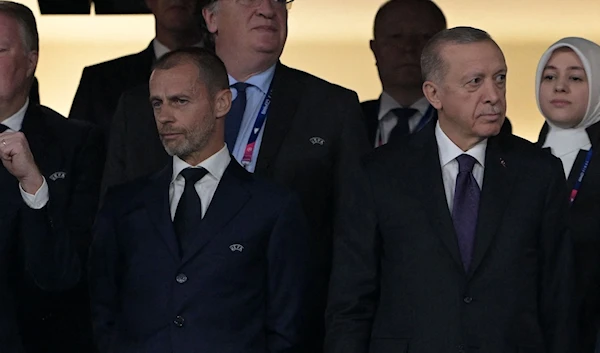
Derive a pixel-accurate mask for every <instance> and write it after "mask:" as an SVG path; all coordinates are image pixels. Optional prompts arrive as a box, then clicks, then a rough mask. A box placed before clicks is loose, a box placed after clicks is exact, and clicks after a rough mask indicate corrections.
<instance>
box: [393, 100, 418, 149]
mask: <svg viewBox="0 0 600 353" xmlns="http://www.w3.org/2000/svg"><path fill="white" fill-rule="evenodd" d="M417 112H418V110H416V109H413V108H396V109H392V113H393V114H394V115H395V116H396V117H397V118H398V122H397V123H396V126H394V128H393V129H392V131H391V132H390V138H389V139H388V141H395V140H397V139H399V138H402V137H403V136H407V135H409V134H410V127H409V126H408V119H410V117H412V116H413V115H415V113H417Z"/></svg>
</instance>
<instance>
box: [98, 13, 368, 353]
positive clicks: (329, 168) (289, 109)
mask: <svg viewBox="0 0 600 353" xmlns="http://www.w3.org/2000/svg"><path fill="white" fill-rule="evenodd" d="M257 4H258V6H256V7H248V6H244V5H243V4H240V3H238V2H234V1H218V2H214V3H211V4H209V5H208V7H206V8H205V9H204V15H205V19H206V22H207V24H208V28H209V30H210V31H211V32H212V33H215V38H214V39H215V46H216V52H217V55H218V56H219V57H220V58H221V59H222V60H223V61H224V63H225V66H226V67H227V71H228V74H229V83H230V86H231V87H232V91H233V93H234V95H235V100H234V101H233V105H234V107H233V108H232V111H235V112H236V114H233V112H231V113H230V114H229V115H228V117H227V120H226V125H227V121H229V122H231V123H233V124H230V125H227V128H228V129H227V130H226V131H227V133H226V137H227V139H226V141H227V145H228V147H229V149H230V151H231V152H232V154H233V156H234V158H236V159H237V160H238V162H240V163H243V164H245V165H246V169H247V170H248V171H252V172H255V173H256V174H258V175H260V176H265V177H268V178H270V179H271V180H275V181H277V182H279V183H281V184H283V185H286V186H288V187H289V188H291V189H292V190H294V191H296V192H297V193H298V194H299V195H300V197H301V201H302V204H303V206H304V211H305V213H306V214H307V216H308V220H309V224H310V226H311V248H312V251H313V255H312V256H311V259H312V260H313V261H314V266H316V267H317V269H318V275H317V276H314V277H313V278H312V280H313V283H312V284H311V287H312V288H313V290H312V291H311V295H312V296H314V309H313V310H309V312H310V315H311V319H312V324H311V325H310V327H311V329H313V332H311V333H310V339H309V345H310V346H311V347H309V348H307V350H306V352H309V353H318V352H320V351H322V344H323V335H324V320H323V315H324V311H325V305H326V297H327V295H326V291H327V284H328V280H329V272H330V266H331V241H332V232H333V224H334V218H335V217H336V214H337V210H338V208H339V202H340V196H341V194H343V191H342V190H344V188H345V184H346V180H347V171H348V170H352V165H353V164H354V163H356V162H357V161H358V157H359V156H360V155H361V154H362V153H364V152H365V151H367V150H368V149H369V145H368V142H367V138H366V134H365V129H364V124H363V122H362V114H361V110H360V105H359V102H358V97H357V95H356V93H355V92H352V91H349V90H347V89H344V88H341V87H339V86H336V85H333V84H331V83H328V82H326V81H323V80H321V79H319V78H317V77H314V76H312V75H309V74H307V73H305V72H302V71H298V70H295V69H292V68H289V67H287V66H285V65H283V64H282V63H280V62H279V57H280V55H281V53H282V51H283V47H284V43H285V40H286V36H287V15H288V13H287V10H286V4H285V2H284V1H281V2H273V1H261V2H259V3H257ZM242 24H243V25H242ZM238 83H239V84H238ZM241 85H244V86H246V87H243V89H244V93H245V94H244V96H243V98H245V99H243V100H242V99H240V100H237V97H238V96H239V95H238V93H240V92H238V89H236V87H240V89H242V88H241ZM271 89H272V97H271V99H270V100H269V101H268V102H269V104H268V108H267V107H266V104H265V103H266V102H267V100H266V98H267V96H268V95H269V92H270V91H271ZM147 97H148V88H147V87H139V88H136V89H134V90H131V91H129V92H126V93H125V94H123V96H122V98H121V101H120V104H119V108H118V109H117V113H116V115H115V118H114V122H113V126H112V132H111V142H110V146H109V155H108V157H107V166H106V170H105V177H104V181H103V183H104V185H106V186H110V185H115V184H118V183H122V182H124V181H127V180H132V179H133V178H136V177H139V176H141V175H144V174H147V173H150V172H153V171H156V170H158V169H159V168H161V166H162V165H164V163H165V162H166V161H168V155H167V154H166V153H165V152H164V150H162V149H161V146H160V141H159V139H158V133H157V131H156V126H155V124H154V123H153V120H152V115H151V108H150V106H149V104H148V98H147ZM236 102H237V103H236ZM243 102H245V103H246V107H245V109H241V105H242V103H243ZM263 110H264V111H265V112H266V116H265V117H264V119H265V121H264V122H263V123H262V124H261V121H260V120H261V119H260V118H261V117H262V115H263V114H262V111H263ZM259 113H260V114H259ZM253 141H254V142H253ZM247 147H253V148H251V150H250V153H249V154H246V153H245V151H246V150H247V149H248V148H247Z"/></svg>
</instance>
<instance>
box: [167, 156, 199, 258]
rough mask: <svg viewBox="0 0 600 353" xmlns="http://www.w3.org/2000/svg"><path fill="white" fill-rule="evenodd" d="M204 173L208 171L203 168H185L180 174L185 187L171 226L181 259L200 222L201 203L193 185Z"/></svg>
mask: <svg viewBox="0 0 600 353" xmlns="http://www.w3.org/2000/svg"><path fill="white" fill-rule="evenodd" d="M206 173H208V171H207V170H206V169H204V168H186V169H184V170H182V171H181V173H180V174H181V176H183V178H184V179H185V186H184V188H183V194H181V198H180V199H179V203H178V204H177V211H175V218H173V226H174V228H175V234H176V235H177V240H178V241H179V255H180V256H181V257H183V252H184V251H185V249H187V247H188V244H189V242H190V237H191V235H192V234H193V233H194V231H195V230H196V227H197V225H198V223H199V222H200V221H201V220H202V203H201V201H200V196H198V193H197V192H196V187H195V184H196V182H198V180H200V179H202V178H204V176H205V175H206Z"/></svg>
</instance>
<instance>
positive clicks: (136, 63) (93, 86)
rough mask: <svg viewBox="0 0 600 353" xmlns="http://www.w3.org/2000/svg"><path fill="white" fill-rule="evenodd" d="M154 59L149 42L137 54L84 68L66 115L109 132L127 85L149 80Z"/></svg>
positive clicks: (139, 83) (152, 48)
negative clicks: (69, 109)
mask: <svg viewBox="0 0 600 353" xmlns="http://www.w3.org/2000/svg"><path fill="white" fill-rule="evenodd" d="M154 59H155V55H154V47H153V46H152V43H150V45H149V46H148V47H147V48H146V49H144V50H143V51H141V52H139V53H137V54H132V55H127V56H123V57H120V58H117V59H113V60H110V61H106V62H103V63H100V64H96V65H93V66H88V67H86V68H85V69H83V73H82V75H81V81H79V87H78V88H77V93H75V98H74V99H73V104H72V105H71V111H70V112H69V118H70V119H79V120H85V121H89V122H91V123H94V124H96V125H98V126H100V128H101V129H102V131H103V132H105V133H108V131H109V129H110V122H111V120H112V117H113V115H114V113H115V109H116V108H117V103H118V102H119V97H121V94H122V93H123V92H125V91H126V90H128V89H129V88H132V87H135V86H138V85H141V84H144V83H147V82H148V79H149V78H150V70H151V68H152V63H153V62H154Z"/></svg>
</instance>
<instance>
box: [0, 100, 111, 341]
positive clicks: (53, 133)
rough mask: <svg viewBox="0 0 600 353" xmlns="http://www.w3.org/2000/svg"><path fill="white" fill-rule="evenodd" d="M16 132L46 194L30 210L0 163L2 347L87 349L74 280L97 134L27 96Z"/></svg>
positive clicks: (92, 191) (97, 173)
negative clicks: (24, 141)
mask: <svg viewBox="0 0 600 353" xmlns="http://www.w3.org/2000/svg"><path fill="white" fill-rule="evenodd" d="M21 132H22V133H23V134H25V137H26V138H27V141H28V144H29V147H30V149H31V153H32V154H33V157H34V158H35V162H36V164H37V166H38V168H39V170H40V172H41V173H42V175H43V176H44V177H45V179H46V183H47V184H48V192H49V195H50V199H49V201H48V203H47V204H46V206H45V207H43V208H41V209H39V210H36V209H32V208H29V207H28V206H27V205H26V204H25V202H24V201H23V198H22V196H21V193H20V192H19V182H18V180H17V179H16V178H15V177H14V176H12V175H11V174H9V172H8V171H7V170H6V168H5V167H4V166H3V165H2V164H1V163H0V195H1V196H0V200H1V201H0V352H2V353H4V352H7V353H14V352H21V351H22V350H24V351H26V352H28V353H37V352H44V353H55V352H61V353H64V352H68V353H71V352H78V353H79V352H81V353H88V352H89V351H86V349H89V348H91V327H90V326H91V325H89V324H88V325H86V321H85V319H86V318H87V321H89V315H88V316H87V317H86V316H85V312H86V309H87V308H88V307H89V300H88V299H87V295H86V294H87V291H86V290H85V286H83V287H82V286H81V284H82V281H80V278H81V277H84V276H82V268H83V267H84V264H85V258H86V256H87V253H88V247H89V243H90V238H91V234H90V233H91V228H92V223H93V222H94V217H95V215H96V211H97V205H98V197H99V192H100V178H101V175H102V168H103V163H102V160H103V158H104V155H105V153H104V144H103V143H102V135H101V134H100V132H99V131H98V129H97V128H94V127H93V126H91V125H90V124H87V123H84V122H80V121H70V120H67V119H65V118H64V117H63V116H61V115H60V114H58V113H56V112H55V111H53V110H51V109H50V108H47V107H44V106H40V105H37V104H35V103H34V102H32V101H30V103H29V107H28V108H27V112H26V113H25V117H24V119H23V126H22V128H21ZM81 289H83V290H81ZM87 329H89V331H90V333H89V334H87V333H88V332H87ZM86 334H87V336H86Z"/></svg>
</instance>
